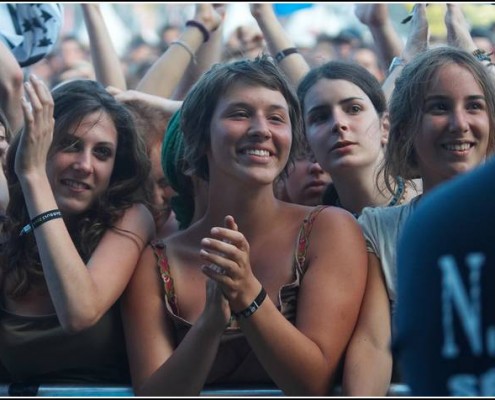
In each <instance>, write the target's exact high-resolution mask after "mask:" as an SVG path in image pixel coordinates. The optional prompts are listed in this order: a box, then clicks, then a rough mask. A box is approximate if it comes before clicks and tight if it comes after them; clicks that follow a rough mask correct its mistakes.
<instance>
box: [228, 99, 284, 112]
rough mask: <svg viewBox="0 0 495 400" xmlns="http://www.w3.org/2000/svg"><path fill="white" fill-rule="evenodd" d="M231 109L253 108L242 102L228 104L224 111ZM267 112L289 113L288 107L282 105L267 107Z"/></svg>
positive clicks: (250, 104)
mask: <svg viewBox="0 0 495 400" xmlns="http://www.w3.org/2000/svg"><path fill="white" fill-rule="evenodd" d="M232 107H247V108H253V104H252V103H246V102H244V101H238V102H234V103H229V104H228V105H227V107H226V109H229V108H232ZM268 109H269V110H286V111H289V109H288V106H284V105H283V104H271V105H270V106H268Z"/></svg>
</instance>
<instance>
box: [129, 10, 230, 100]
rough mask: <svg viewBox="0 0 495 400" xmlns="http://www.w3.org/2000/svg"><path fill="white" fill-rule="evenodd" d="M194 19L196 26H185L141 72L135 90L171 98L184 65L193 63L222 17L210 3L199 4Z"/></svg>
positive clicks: (182, 72) (182, 73) (184, 68)
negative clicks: (143, 71)
mask: <svg viewBox="0 0 495 400" xmlns="http://www.w3.org/2000/svg"><path fill="white" fill-rule="evenodd" d="M193 21H195V22H196V25H186V29H185V30H184V32H183V33H182V34H181V36H180V37H179V39H178V40H176V41H175V42H172V43H171V44H170V46H169V48H168V49H167V50H166V51H165V53H163V54H162V55H161V57H160V58H159V59H158V60H157V61H156V62H155V63H154V64H153V65H152V66H151V68H150V69H149V70H148V72H147V73H146V74H145V75H144V77H143V78H142V79H141V81H140V82H139V84H138V85H137V88H136V89H137V90H139V91H141V92H145V93H149V94H153V95H156V96H161V97H166V98H171V97H172V95H173V94H174V91H175V90H176V88H177V86H178V85H179V82H180V80H181V79H182V77H183V75H184V72H185V70H186V68H187V66H188V65H189V63H190V62H196V52H197V51H198V49H199V48H200V46H201V45H202V44H203V43H204V42H205V39H207V37H210V36H211V33H212V32H213V31H215V30H216V29H217V28H218V26H219V25H220V23H221V21H222V17H221V16H220V14H218V13H217V12H216V11H215V9H214V7H213V6H212V5H211V4H205V3H198V4H197V5H196V11H195V15H194V18H193ZM198 26H199V27H198ZM201 26H202V27H204V29H205V32H203V30H202V28H200V27H201Z"/></svg>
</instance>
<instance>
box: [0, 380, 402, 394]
mask: <svg viewBox="0 0 495 400" xmlns="http://www.w3.org/2000/svg"><path fill="white" fill-rule="evenodd" d="M333 395H341V390H340V388H336V390H335V392H334V393H333ZM410 395H411V392H410V390H409V387H408V386H407V385H403V384H392V385H390V388H389V391H388V393H387V396H391V397H402V396H410ZM7 396H21V397H34V396H38V397H134V392H133V390H132V387H131V386H127V385H89V384H88V385H79V384H60V385H49V384H42V385H27V384H18V383H11V384H0V397H7ZM200 396H207V397H222V396H228V397H254V396H262V397H278V396H284V394H283V392H282V391H281V390H280V389H277V388H276V387H274V386H268V385H266V386H264V385H256V386H239V385H236V386H223V385H222V386H210V387H206V388H205V389H203V390H202V391H201V393H200Z"/></svg>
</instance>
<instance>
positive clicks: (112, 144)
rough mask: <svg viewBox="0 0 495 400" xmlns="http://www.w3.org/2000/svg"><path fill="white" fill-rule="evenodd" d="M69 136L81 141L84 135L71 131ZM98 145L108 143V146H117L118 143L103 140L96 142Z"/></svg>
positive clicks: (68, 133)
mask: <svg viewBox="0 0 495 400" xmlns="http://www.w3.org/2000/svg"><path fill="white" fill-rule="evenodd" d="M67 136H69V137H71V138H72V139H74V140H76V141H78V142H80V141H81V140H82V137H81V136H77V135H75V134H74V133H71V132H67ZM96 144H97V145H99V146H101V145H106V146H110V147H117V144H116V143H113V142H106V141H101V142H96Z"/></svg>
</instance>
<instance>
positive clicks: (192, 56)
mask: <svg viewBox="0 0 495 400" xmlns="http://www.w3.org/2000/svg"><path fill="white" fill-rule="evenodd" d="M173 44H178V45H179V46H180V47H182V48H183V49H184V50H186V51H187V52H188V53H189V55H190V56H191V60H192V62H193V64H196V56H195V55H194V52H193V51H192V49H191V48H190V47H189V45H188V44H187V43H186V42H183V41H182V40H174V41H173V42H170V46H171V45H173Z"/></svg>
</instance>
